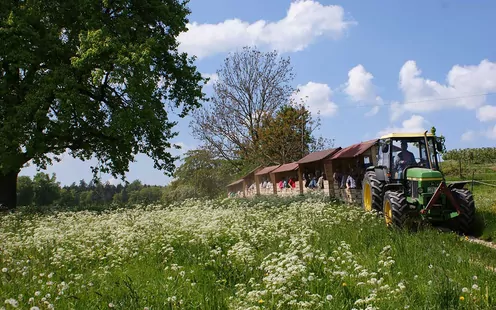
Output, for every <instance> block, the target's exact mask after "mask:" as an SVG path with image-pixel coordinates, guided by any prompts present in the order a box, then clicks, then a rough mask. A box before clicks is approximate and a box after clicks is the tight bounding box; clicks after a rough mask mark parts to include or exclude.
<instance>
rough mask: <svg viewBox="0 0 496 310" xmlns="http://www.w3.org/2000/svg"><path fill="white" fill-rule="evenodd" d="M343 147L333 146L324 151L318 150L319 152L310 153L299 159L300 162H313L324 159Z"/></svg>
mask: <svg viewBox="0 0 496 310" xmlns="http://www.w3.org/2000/svg"><path fill="white" fill-rule="evenodd" d="M340 149H341V148H340V147H338V148H333V149H327V150H323V151H318V152H313V153H310V154H308V155H307V156H305V157H303V158H302V159H300V160H298V161H297V163H298V164H307V163H312V162H315V161H319V160H322V159H326V158H327V157H329V156H331V155H333V154H334V153H336V152H337V151H339V150H340Z"/></svg>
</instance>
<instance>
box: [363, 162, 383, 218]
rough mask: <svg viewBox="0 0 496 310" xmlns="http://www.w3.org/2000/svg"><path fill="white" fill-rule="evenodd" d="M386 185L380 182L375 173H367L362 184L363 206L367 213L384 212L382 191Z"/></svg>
mask: <svg viewBox="0 0 496 310" xmlns="http://www.w3.org/2000/svg"><path fill="white" fill-rule="evenodd" d="M383 187H384V183H383V182H381V181H379V179H378V178H377V176H376V175H375V171H367V172H366V173H365V176H364V177H363V182H362V206H363V208H364V209H365V211H372V210H376V211H382V189H383Z"/></svg>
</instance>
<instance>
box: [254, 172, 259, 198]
mask: <svg viewBox="0 0 496 310" xmlns="http://www.w3.org/2000/svg"><path fill="white" fill-rule="evenodd" d="M255 185H256V188H257V196H260V176H259V175H255Z"/></svg>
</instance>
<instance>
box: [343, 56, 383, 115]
mask: <svg viewBox="0 0 496 310" xmlns="http://www.w3.org/2000/svg"><path fill="white" fill-rule="evenodd" d="M373 79H374V76H373V75H372V74H371V73H370V72H367V70H365V67H364V66H362V65H357V66H356V67H353V68H352V69H351V70H350V71H349V72H348V81H347V82H346V84H345V85H344V92H345V93H346V94H347V95H348V97H349V98H350V99H351V100H352V101H354V102H364V103H374V104H376V106H373V107H372V109H371V110H370V111H368V112H367V113H365V116H367V117H370V116H374V115H376V114H377V113H378V112H379V105H380V104H382V103H383V101H382V98H381V97H379V96H377V95H376V90H375V86H374V84H373V83H372V80H373Z"/></svg>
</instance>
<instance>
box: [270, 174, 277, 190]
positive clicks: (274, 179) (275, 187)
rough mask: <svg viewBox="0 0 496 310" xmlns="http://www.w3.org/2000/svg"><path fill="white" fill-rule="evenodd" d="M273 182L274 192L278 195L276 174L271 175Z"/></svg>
mask: <svg viewBox="0 0 496 310" xmlns="http://www.w3.org/2000/svg"><path fill="white" fill-rule="evenodd" d="M270 175H271V181H272V192H273V193H274V194H276V195H277V184H276V174H275V173H271V174H270Z"/></svg>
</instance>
